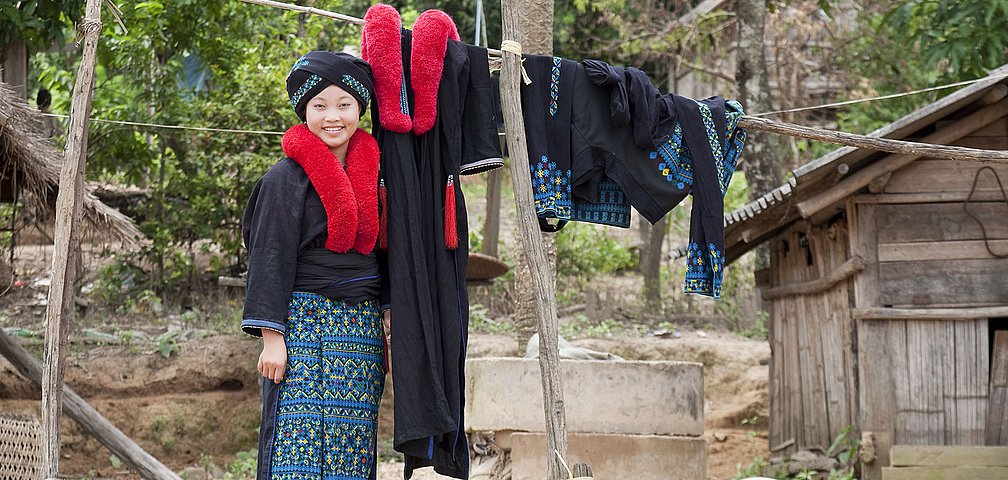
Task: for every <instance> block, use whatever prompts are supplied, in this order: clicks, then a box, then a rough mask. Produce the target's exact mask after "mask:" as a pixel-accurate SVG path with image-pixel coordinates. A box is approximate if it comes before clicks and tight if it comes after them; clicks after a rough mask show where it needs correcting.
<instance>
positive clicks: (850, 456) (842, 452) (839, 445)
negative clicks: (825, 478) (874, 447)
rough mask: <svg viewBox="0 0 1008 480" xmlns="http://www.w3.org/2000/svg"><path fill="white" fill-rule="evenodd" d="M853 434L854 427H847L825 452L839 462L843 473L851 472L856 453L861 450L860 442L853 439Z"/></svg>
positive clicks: (854, 431)
mask: <svg viewBox="0 0 1008 480" xmlns="http://www.w3.org/2000/svg"><path fill="white" fill-rule="evenodd" d="M855 433H856V430H855V428H854V425H847V426H846V427H844V428H843V430H841V431H840V433H839V434H837V436H836V438H834V439H833V443H831V444H830V446H829V448H828V449H827V450H826V454H827V455H829V456H831V457H836V459H837V460H839V461H840V464H841V465H843V471H848V472H853V470H854V464H855V463H856V460H857V455H858V452H859V451H860V450H861V440H860V439H859V438H857V437H855ZM831 478H832V477H831Z"/></svg>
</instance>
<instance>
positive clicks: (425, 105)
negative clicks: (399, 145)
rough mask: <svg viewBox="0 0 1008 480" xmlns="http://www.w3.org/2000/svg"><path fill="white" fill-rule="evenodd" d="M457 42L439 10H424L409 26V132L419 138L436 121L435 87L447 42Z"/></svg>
mask: <svg viewBox="0 0 1008 480" xmlns="http://www.w3.org/2000/svg"><path fill="white" fill-rule="evenodd" d="M449 39H451V40H455V41H458V40H459V34H458V29H457V28H456V27H455V22H453V21H452V19H451V17H449V16H448V14H447V13H445V12H442V11H441V10H427V11H426V12H424V13H422V14H420V16H419V17H417V19H416V22H414V23H413V50H412V51H411V52H410V80H411V82H412V84H413V103H414V110H415V111H414V113H413V133H414V134H415V135H423V134H424V133H427V132H428V131H430V129H431V128H433V127H434V120H435V119H436V118H437V94H438V85H439V84H440V83H441V72H442V71H443V70H444V58H445V52H446V51H447V50H448V40H449Z"/></svg>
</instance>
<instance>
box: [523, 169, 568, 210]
mask: <svg viewBox="0 0 1008 480" xmlns="http://www.w3.org/2000/svg"><path fill="white" fill-rule="evenodd" d="M529 168H530V169H531V172H530V173H531V174H532V194H533V197H534V198H535V208H536V215H537V216H540V217H553V218H558V219H560V220H570V218H571V186H570V176H571V171H570V169H567V170H560V169H559V168H557V164H556V162H553V161H550V159H549V157H547V156H546V155H543V156H541V157H539V162H538V163H537V164H536V165H535V166H530V167H529Z"/></svg>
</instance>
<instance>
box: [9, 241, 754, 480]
mask: <svg viewBox="0 0 1008 480" xmlns="http://www.w3.org/2000/svg"><path fill="white" fill-rule="evenodd" d="M32 248H34V247H29V248H28V249H27V250H25V251H22V252H19V258H26V259H27V260H26V261H24V262H25V263H22V264H21V265H19V267H18V272H19V274H18V277H17V278H16V279H15V283H14V284H13V285H12V287H11V288H10V289H9V291H7V292H5V295H3V296H2V297H0V327H3V328H5V329H6V330H7V332H8V333H9V334H12V335H15V336H17V337H18V338H19V340H20V341H21V343H22V345H24V346H25V347H26V348H28V349H29V350H30V351H32V352H33V353H35V355H36V356H38V357H41V355H42V351H43V344H42V340H41V339H40V338H39V332H42V331H44V321H43V318H44V309H45V305H44V304H45V302H44V300H45V295H44V292H45V291H46V288H47V286H46V284H45V282H44V273H43V272H45V270H46V269H47V268H48V266H49V265H48V256H47V255H46V254H47V253H48V252H46V251H45V249H39V248H35V250H32ZM32 252H34V253H32ZM94 253H96V255H94V256H89V260H87V261H86V264H87V265H88V268H87V270H88V271H94V267H95V265H97V264H98V263H100V260H95V258H98V257H102V256H103V255H102V254H101V253H100V252H94ZM86 278H92V277H87V274H86ZM0 283H5V282H2V281H0ZM3 288H4V285H0V290H2V289H3ZM221 301H235V297H234V296H231V297H227V296H225V297H222V299H221ZM80 308H82V310H81V311H80V312H79V313H83V314H84V315H83V316H82V317H81V318H79V319H78V320H75V322H76V324H75V325H74V326H73V327H72V328H71V342H70V346H69V354H68V360H67V368H66V381H67V384H68V385H69V386H70V387H71V388H73V389H74V390H75V391H76V392H77V393H78V394H80V395H81V396H82V397H84V398H85V399H86V400H88V401H89V402H90V403H91V405H92V406H94V407H95V408H96V409H97V410H98V411H99V412H101V413H102V414H103V415H105V416H106V418H108V419H109V420H110V421H111V422H112V423H113V424H115V425H116V426H117V427H118V428H119V429H121V430H122V431H123V432H124V433H125V434H126V435H128V436H130V437H131V438H133V439H134V440H135V441H137V443H139V444H140V445H141V446H142V447H143V448H144V449H145V450H147V451H148V452H149V453H151V454H152V455H153V456H154V457H156V458H158V459H159V460H161V461H162V462H164V463H165V464H166V465H168V466H169V467H170V468H172V469H174V470H175V471H177V472H184V473H186V474H187V477H189V478H190V480H193V479H196V478H202V476H203V475H205V473H201V472H209V473H210V474H211V476H214V474H216V476H217V477H220V476H222V475H223V474H224V473H225V471H224V470H225V469H227V468H228V466H229V465H236V464H237V463H236V459H240V458H242V457H247V456H248V455H249V451H250V450H251V449H254V448H255V446H256V436H257V427H258V424H259V415H260V413H259V412H260V406H259V388H260V387H259V383H258V375H257V373H256V371H255V361H256V358H257V356H258V354H259V349H260V343H259V341H258V340H255V339H252V338H250V337H247V336H244V335H241V334H222V333H219V332H221V331H222V329H221V328H219V327H217V328H211V327H212V326H211V325H210V324H212V323H215V322H220V321H221V320H220V319H214V318H209V317H207V318H203V317H202V316H201V315H202V314H200V313H199V312H196V313H191V312H190V313H191V314H188V316H186V315H182V318H179V316H178V315H167V314H166V315H165V317H167V318H162V317H160V316H159V314H158V310H159V308H160V306H159V305H157V304H156V302H151V303H148V304H145V305H138V306H135V308H138V309H139V310H137V311H134V312H132V313H134V314H136V315H134V317H135V318H132V320H128V321H125V320H123V319H122V318H118V317H116V318H114V319H113V318H106V317H103V316H101V315H98V314H96V313H95V312H87V311H86V310H83V307H80ZM127 317H129V315H127ZM124 322H126V324H124ZM223 330H224V331H226V330H227V329H226V328H225V329H223ZM236 330H237V327H235V331H236ZM569 340H570V341H571V343H573V344H574V345H576V346H582V347H586V348H590V349H593V350H600V351H607V352H612V353H615V354H618V355H620V356H622V357H624V358H627V359H637V360H682V361H692V362H700V363H703V364H704V394H705V409H704V413H705V424H706V428H705V430H706V432H705V435H704V438H705V440H706V441H707V443H708V450H707V461H708V466H707V467H708V468H707V470H708V477H709V478H711V479H727V478H731V477H733V476H734V475H735V474H736V469H737V466H738V465H739V464H741V465H743V466H745V465H748V464H750V463H751V462H752V461H753V459H754V458H755V457H757V456H762V457H764V458H766V457H767V456H768V445H767V432H766V428H767V425H766V419H767V415H768V410H769V409H768V402H769V400H768V398H769V395H768V389H767V376H768V367H767V365H768V362H769V359H770V349H769V346H768V344H767V343H766V342H765V341H757V340H750V339H747V338H743V337H739V336H736V335H732V334H728V333H719V332H708V333H705V332H701V331H694V330H689V329H684V330H683V331H681V332H679V336H673V335H669V336H639V337H631V338H606V339H590V338H586V339H576V338H574V339H569ZM516 350H517V348H516V342H515V340H514V339H513V337H512V336H510V335H491V334H472V335H471V336H470V341H469V352H468V353H469V356H470V357H485V356H509V355H517V354H518V353H517V351H516ZM166 353H167V355H166ZM386 392H387V393H386V397H385V399H384V400H383V405H382V413H381V419H380V425H381V426H380V429H381V430H380V432H379V435H380V441H379V452H380V457H381V464H380V469H379V479H383V480H392V479H398V478H402V463H401V462H399V461H397V456H396V453H395V452H394V451H393V450H392V449H391V447H390V445H391V415H390V407H391V401H392V399H393V397H394V386H393V387H392V388H387V390H386ZM39 395H40V393H39V389H38V387H37V386H35V385H34V384H32V383H31V382H30V381H28V380H27V379H25V378H24V377H22V376H21V375H20V374H19V373H18V372H17V371H16V369H15V368H13V366H11V365H10V364H9V363H8V362H7V361H6V360H5V359H3V358H0V412H2V413H15V414H30V415H35V416H38V415H39V408H40V402H39ZM62 432H63V444H64V446H63V449H62V451H63V458H62V459H61V462H60V471H61V473H62V474H64V475H65V476H66V477H69V478H122V479H132V478H138V477H137V476H136V475H135V474H133V473H132V472H130V471H129V470H128V469H127V468H126V467H125V466H124V465H122V464H121V462H119V461H118V459H114V458H112V456H111V454H110V452H109V451H108V450H107V449H106V448H105V447H104V446H102V445H101V444H100V443H99V442H98V441H97V440H95V439H93V438H91V437H89V436H88V435H86V434H85V433H84V432H83V431H82V430H81V428H80V427H79V426H78V425H76V424H75V423H74V422H73V421H71V420H69V419H66V418H64V421H63V428H62ZM249 463H250V462H242V464H244V465H248V464H249ZM187 469H188V470H187ZM233 473H239V472H233ZM413 478H416V479H419V480H428V479H435V478H444V477H440V476H438V475H436V474H434V473H433V472H431V471H429V469H425V470H420V471H417V472H415V474H414V477H413Z"/></svg>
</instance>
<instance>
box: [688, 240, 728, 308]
mask: <svg viewBox="0 0 1008 480" xmlns="http://www.w3.org/2000/svg"><path fill="white" fill-rule="evenodd" d="M723 276H724V252H723V251H721V250H720V249H718V248H717V246H715V245H714V244H713V243H709V244H707V247H706V249H705V248H704V247H703V246H701V245H698V244H697V243H695V242H690V243H689V245H688V246H687V248H686V281H685V282H684V283H683V291H684V292H686V293H699V294H701V295H707V296H710V297H714V298H719V297H721V280H722V278H723Z"/></svg>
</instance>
